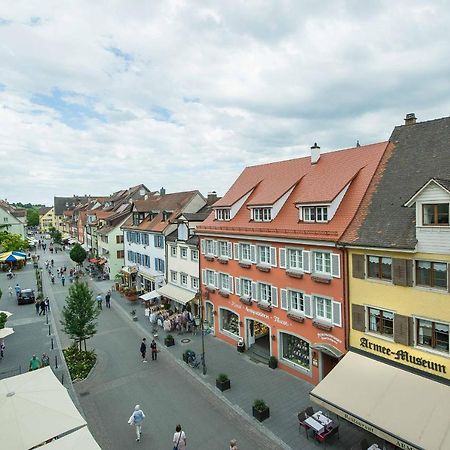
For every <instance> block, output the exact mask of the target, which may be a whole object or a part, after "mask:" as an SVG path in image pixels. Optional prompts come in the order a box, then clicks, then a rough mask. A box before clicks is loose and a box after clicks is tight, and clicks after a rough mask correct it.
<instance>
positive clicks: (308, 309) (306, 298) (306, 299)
mask: <svg viewBox="0 0 450 450" xmlns="http://www.w3.org/2000/svg"><path fill="white" fill-rule="evenodd" d="M303 304H304V305H305V316H306V317H312V316H313V312H312V300H311V296H310V295H306V294H305V295H303Z"/></svg>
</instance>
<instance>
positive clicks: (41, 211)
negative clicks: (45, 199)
mask: <svg viewBox="0 0 450 450" xmlns="http://www.w3.org/2000/svg"><path fill="white" fill-rule="evenodd" d="M51 209H52V206H48V207H47V206H44V207H42V208H39V215H40V216H45V215H46V214H47V213H48V212H49V211H50V210H51Z"/></svg>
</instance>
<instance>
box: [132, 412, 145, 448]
mask: <svg viewBox="0 0 450 450" xmlns="http://www.w3.org/2000/svg"><path fill="white" fill-rule="evenodd" d="M144 419H145V414H144V411H142V409H141V406H140V405H136V406H135V407H134V411H133V413H132V414H131V417H130V418H129V419H128V423H129V424H130V425H132V426H133V425H134V426H135V428H136V442H139V441H140V440H141V434H142V422H143V421H144Z"/></svg>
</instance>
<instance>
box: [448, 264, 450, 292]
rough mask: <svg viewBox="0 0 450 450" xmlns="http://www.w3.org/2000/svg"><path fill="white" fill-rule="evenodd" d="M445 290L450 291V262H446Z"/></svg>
mask: <svg viewBox="0 0 450 450" xmlns="http://www.w3.org/2000/svg"><path fill="white" fill-rule="evenodd" d="M447 291H448V292H450V264H447Z"/></svg>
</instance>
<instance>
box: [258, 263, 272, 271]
mask: <svg viewBox="0 0 450 450" xmlns="http://www.w3.org/2000/svg"><path fill="white" fill-rule="evenodd" d="M256 268H257V269H258V270H259V271H260V272H270V266H267V265H265V264H257V265H256Z"/></svg>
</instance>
